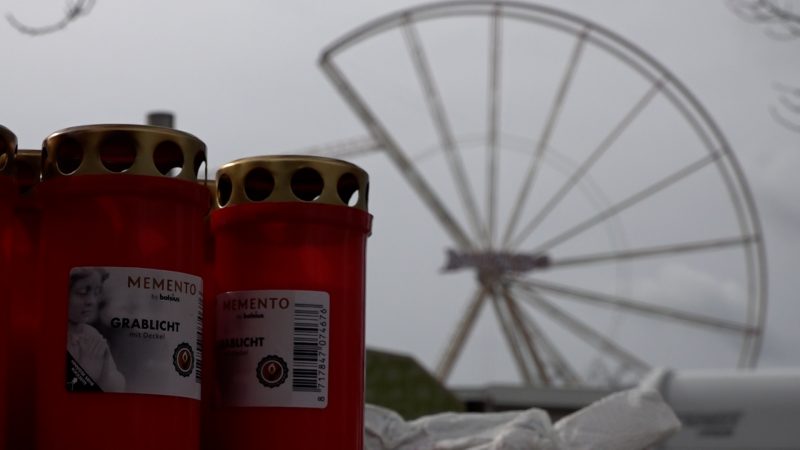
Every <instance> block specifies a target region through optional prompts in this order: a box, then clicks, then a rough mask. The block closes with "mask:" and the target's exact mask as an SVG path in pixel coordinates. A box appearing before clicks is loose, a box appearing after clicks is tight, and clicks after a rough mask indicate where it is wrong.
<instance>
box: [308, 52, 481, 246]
mask: <svg viewBox="0 0 800 450" xmlns="http://www.w3.org/2000/svg"><path fill="white" fill-rule="evenodd" d="M320 67H321V68H322V70H323V71H325V73H326V74H327V75H328V78H329V79H330V80H331V81H332V82H333V84H334V86H335V87H336V89H337V90H338V91H339V93H340V94H341V96H342V97H343V98H344V99H345V100H346V101H347V103H348V104H349V105H350V108H352V109H353V111H354V112H355V114H356V115H357V116H358V117H359V118H360V119H361V121H362V122H363V123H364V125H365V126H366V127H367V129H368V130H369V132H370V134H371V135H372V137H373V138H374V139H375V141H376V142H377V143H378V144H379V145H380V146H381V148H383V149H384V150H385V151H386V153H387V154H388V156H389V158H390V159H391V160H392V162H394V164H395V165H396V166H397V168H398V170H400V173H402V175H403V176H404V177H405V178H406V181H408V183H409V184H410V185H411V188H412V189H414V190H415V191H416V193H417V195H418V196H419V197H420V199H421V200H422V201H423V203H425V206H427V207H428V209H429V210H430V211H431V212H432V213H433V214H434V216H435V217H436V219H437V220H438V221H439V223H440V224H441V225H442V226H443V227H444V229H445V232H446V233H447V234H448V235H449V236H450V238H451V239H453V241H454V243H455V244H456V245H457V246H458V247H459V248H461V249H463V250H469V249H472V247H473V245H472V242H471V241H470V239H469V238H468V237H467V234H466V233H465V232H464V230H463V229H462V228H461V226H460V225H459V224H458V222H456V221H455V219H454V218H453V215H452V214H451V213H450V211H449V210H448V209H447V208H446V207H445V206H444V203H442V201H441V200H440V199H439V197H438V196H437V195H436V194H435V193H434V191H433V190H432V189H431V187H430V185H429V184H428V182H427V181H426V180H425V178H424V177H423V176H422V175H421V174H420V173H419V171H418V170H417V168H416V166H415V165H414V164H413V163H412V162H411V161H410V160H409V159H408V156H406V154H405V152H403V150H402V149H401V148H400V146H399V145H398V144H397V143H396V142H395V141H394V139H393V138H392V136H391V134H389V132H388V131H387V130H386V128H385V127H384V125H383V124H382V123H381V122H380V120H378V118H377V117H376V116H375V114H374V113H373V112H372V110H371V109H370V108H369V107H368V106H367V104H366V103H365V102H364V100H363V99H362V98H361V96H360V95H359V94H358V92H357V91H356V90H355V88H354V87H353V85H352V84H351V83H350V82H349V81H348V80H347V78H346V77H345V75H344V73H342V71H341V70H340V69H339V68H338V67H337V66H336V65H335V64H334V63H333V61H331V60H330V59H327V58H323V59H322V60H321V61H320Z"/></svg>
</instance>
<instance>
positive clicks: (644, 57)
mask: <svg viewBox="0 0 800 450" xmlns="http://www.w3.org/2000/svg"><path fill="white" fill-rule="evenodd" d="M530 12H533V13H537V14H542V15H544V16H545V17H544V18H542V17H531V16H526V15H525V14H526V13H530ZM490 14H502V16H503V17H504V18H505V17H509V18H514V19H522V20H525V21H530V22H536V23H540V24H544V25H547V26H550V27H552V28H555V29H558V30H560V31H564V32H567V33H570V34H573V35H578V36H580V39H586V41H587V42H590V43H592V44H594V45H597V46H598V47H600V48H602V49H603V50H605V51H606V52H608V53H610V54H612V55H613V56H615V57H617V58H618V59H620V60H622V61H623V62H624V63H626V64H627V65H629V66H630V67H632V68H633V69H635V70H636V71H637V72H638V73H639V74H640V75H642V76H643V77H644V78H646V79H648V80H650V81H651V82H653V83H654V85H659V89H661V86H660V85H661V84H663V85H664V86H665V88H664V90H663V91H664V93H665V95H666V96H667V97H668V98H669V100H670V101H671V103H672V104H673V106H674V107H675V108H677V109H678V110H679V112H681V114H682V115H683V116H684V118H685V119H686V120H687V122H689V124H690V125H691V126H692V127H693V128H694V129H695V132H696V133H697V135H698V137H699V138H700V139H701V140H704V141H705V145H704V148H705V149H706V150H707V151H708V152H709V156H708V158H710V161H711V163H713V164H714V165H715V166H716V167H717V169H718V170H719V171H720V176H721V177H722V179H723V182H724V183H725V186H726V189H727V192H728V194H729V196H730V200H731V203H732V204H733V205H734V208H735V210H736V215H737V221H738V223H739V230H740V232H741V236H742V239H743V240H742V243H743V250H744V253H745V261H746V264H747V273H748V299H749V300H748V305H747V306H748V309H747V322H748V323H751V322H752V323H753V326H752V327H751V328H749V329H748V332H747V333H745V334H746V336H745V337H744V338H743V345H742V350H741V352H740V358H739V362H738V366H739V367H754V366H755V365H756V364H757V361H758V357H759V355H760V350H761V346H762V341H763V335H764V328H765V325H766V307H767V300H768V299H767V290H768V283H767V272H766V261H767V260H766V249H765V245H764V242H763V231H762V228H761V224H760V219H759V215H758V211H757V208H756V205H755V201H754V199H753V195H752V193H751V191H750V188H749V184H748V182H747V179H746V178H745V176H744V173H743V171H742V169H741V166H740V165H739V162H738V160H737V159H736V156H735V154H734V153H733V151H732V149H731V148H730V145H729V144H728V142H727V139H726V138H725V136H724V134H723V133H722V131H721V130H720V128H719V126H718V125H717V124H716V122H715V121H714V120H713V118H712V117H711V116H710V114H709V113H708V112H707V111H706V109H705V107H704V106H703V105H702V104H701V103H700V102H699V100H698V99H697V98H696V97H695V96H694V94H692V92H691V91H690V90H689V89H688V88H687V87H686V86H685V85H684V84H683V83H682V82H681V81H680V80H679V79H678V78H677V77H675V76H674V75H673V74H672V72H670V71H669V70H668V69H667V68H666V67H664V66H663V65H662V64H661V63H659V62H658V61H657V60H656V59H655V58H654V57H652V56H651V55H650V54H649V53H647V52H645V51H644V50H642V49H641V48H640V47H638V46H637V45H635V44H633V43H631V42H630V41H628V40H627V39H625V38H623V37H622V36H620V35H618V34H616V33H615V32H613V31H611V30H609V29H607V28H605V27H603V26H601V25H597V24H595V23H593V22H590V21H588V20H585V19H583V18H581V17H578V16H576V15H573V14H571V13H567V12H564V11H561V10H557V9H555V8H550V7H546V6H541V5H534V4H528V3H523V2H517V1H480V0H478V1H473V0H467V1H445V2H439V3H432V4H426V5H421V6H416V7H412V8H407V9H404V10H400V11H397V12H394V13H391V14H388V15H385V16H382V17H379V18H377V19H375V20H372V21H370V22H368V23H366V24H365V25H363V26H360V27H358V28H356V29H354V30H353V31H351V32H349V33H347V34H345V35H344V36H342V37H341V38H339V39H337V40H336V41H334V42H333V43H332V44H331V45H329V46H328V47H326V48H325V49H324V50H323V52H322V54H321V56H320V59H319V63H320V65H321V66H322V68H323V70H325V72H326V73H327V74H328V76H329V77H331V79H332V80H333V81H334V83H335V84H337V86H338V83H340V82H345V83H346V82H347V80H345V79H342V80H337V76H341V77H344V75H343V74H342V73H341V72H339V71H338V68H337V67H336V65H335V63H334V62H333V58H334V57H335V56H336V55H337V54H338V53H340V52H342V51H344V50H346V49H347V48H349V47H350V46H352V45H355V44H357V43H358V42H360V41H362V40H365V39H368V38H369V37H371V36H374V35H377V34H380V33H383V32H386V31H390V30H393V29H395V28H398V27H399V26H400V25H402V24H403V23H404V22H406V23H408V22H412V21H413V22H421V21H425V20H434V19H438V18H449V17H457V16H472V15H480V16H487V15H490ZM549 16H552V17H555V18H556V19H558V20H560V21H564V22H567V23H568V24H570V25H575V24H577V25H579V26H574V27H569V26H566V25H564V24H563V23H558V22H556V21H553V20H549V21H548V19H549ZM576 30H577V31H576ZM598 36H601V37H603V38H605V39H607V40H608V41H606V40H603V39H599V38H598ZM609 42H610V43H611V44H609ZM613 45H618V46H620V47H621V48H622V49H624V50H626V51H629V52H630V53H631V54H632V56H633V58H639V59H640V61H635V60H633V59H631V56H630V55H626V54H624V53H623V52H620V50H619V48H613V47H612V46H613ZM650 69H654V70H650ZM337 74H338V75H337ZM351 106H353V105H352V104H351ZM368 128H370V131H371V132H374V129H372V127H368ZM371 134H373V138H375V137H376V136H375V135H374V133H371ZM376 141H377V142H379V143H380V141H381V139H376ZM699 162H703V161H698V163H699ZM456 240H458V239H456ZM462 245H463V243H462ZM466 247H467V248H470V246H468V245H467V246H466ZM495 295H497V296H499V297H502V295H500V294H495ZM484 297H488V298H490V301H494V302H495V303H498V304H499V303H500V301H498V300H491V299H494V298H495V297H494V296H493V295H490V294H487V295H484ZM468 309H469V306H468Z"/></svg>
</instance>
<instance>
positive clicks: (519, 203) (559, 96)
mask: <svg viewBox="0 0 800 450" xmlns="http://www.w3.org/2000/svg"><path fill="white" fill-rule="evenodd" d="M588 34H589V30H588V29H584V30H583V31H582V32H581V33H580V34H579V35H578V40H577V42H576V43H575V47H574V48H573V49H572V55H571V56H570V59H569V63H568V64H567V68H566V70H565V71H564V75H563V76H562V78H561V82H560V84H559V87H558V92H557V93H556V97H555V99H554V100H553V104H552V105H551V107H550V112H549V114H548V116H547V121H546V122H545V125H544V128H543V129H542V133H541V135H540V136H539V141H538V143H537V144H536V150H535V151H534V154H533V159H531V164H530V166H528V171H527V173H526V174H525V179H524V180H523V182H522V188H521V189H520V191H519V195H518V196H517V200H516V203H515V204H514V208H513V209H512V211H511V218H510V219H509V222H508V225H506V229H505V232H504V234H503V241H502V242H503V247H506V246H507V245H508V243H509V241H510V240H511V237H512V235H513V234H514V231H516V227H517V222H519V218H520V215H521V214H522V209H523V206H524V205H525V202H526V201H527V199H528V195H529V194H530V191H531V190H532V189H533V183H534V180H535V178H536V173H537V171H538V170H539V167H540V166H541V160H542V157H543V156H544V153H545V151H546V150H547V146H548V144H549V142H550V136H551V135H552V132H553V130H554V129H555V126H556V122H557V121H558V116H559V113H560V112H561V107H562V106H563V104H564V100H566V97H567V92H568V91H569V88H570V85H571V84H572V79H573V75H574V74H575V69H576V68H577V67H578V62H579V61H580V59H581V56H582V55H583V49H584V47H585V44H586V38H587V36H588Z"/></svg>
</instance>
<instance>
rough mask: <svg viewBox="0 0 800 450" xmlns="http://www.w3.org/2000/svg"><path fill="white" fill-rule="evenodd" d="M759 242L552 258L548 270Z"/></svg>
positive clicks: (732, 241)
mask: <svg viewBox="0 0 800 450" xmlns="http://www.w3.org/2000/svg"><path fill="white" fill-rule="evenodd" d="M757 241H758V238H757V237H755V236H737V237H733V238H723V239H710V240H706V241H698V242H689V243H682V244H673V245H662V246H656V247H646V248H638V249H634V250H625V251H619V252H607V253H595V254H592V255H580V256H570V257H566V258H551V259H550V260H549V262H548V265H547V268H548V269H550V268H558V267H566V266H577V265H582V264H594V263H599V262H613V261H620V260H626V259H638V258H651V257H656V256H664V255H673V254H678V253H692V252H700V251H708V250H718V249H723V248H728V247H739V246H747V245H750V244H753V243H755V242H757Z"/></svg>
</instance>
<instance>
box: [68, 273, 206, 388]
mask: <svg viewBox="0 0 800 450" xmlns="http://www.w3.org/2000/svg"><path fill="white" fill-rule="evenodd" d="M202 322H203V280H202V279H201V278H200V277H196V276H194V275H188V274H185V273H180V272H171V271H167V270H157V269H142V268H134V267H76V268H73V269H72V270H71V271H70V279H69V301H68V313H67V366H66V369H67V370H66V386H67V390H68V391H72V392H126V393H135V394H156V395H170V396H176V397H186V398H192V399H196V400H199V399H200V372H201V365H200V361H201V352H202V333H203V328H202Z"/></svg>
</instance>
